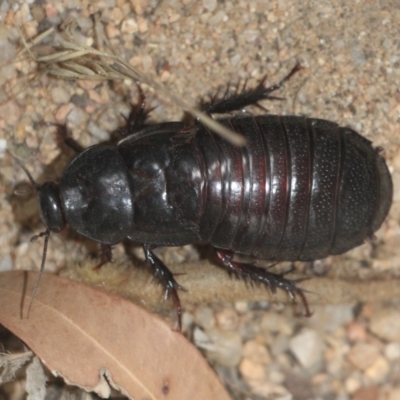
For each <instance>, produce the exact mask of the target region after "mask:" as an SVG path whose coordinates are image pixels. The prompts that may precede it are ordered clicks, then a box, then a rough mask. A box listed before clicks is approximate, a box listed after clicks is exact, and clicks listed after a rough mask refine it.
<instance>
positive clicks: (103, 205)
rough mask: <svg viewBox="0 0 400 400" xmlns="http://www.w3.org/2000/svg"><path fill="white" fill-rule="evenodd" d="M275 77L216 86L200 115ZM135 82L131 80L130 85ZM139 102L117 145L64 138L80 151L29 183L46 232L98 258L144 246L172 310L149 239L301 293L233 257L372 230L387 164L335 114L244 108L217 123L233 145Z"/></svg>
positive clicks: (379, 216)
mask: <svg viewBox="0 0 400 400" xmlns="http://www.w3.org/2000/svg"><path fill="white" fill-rule="evenodd" d="M299 69H300V66H299V65H298V64H297V65H296V66H295V67H294V68H293V69H292V70H291V72H290V73H289V74H288V75H287V76H286V77H285V78H284V79H283V80H282V81H281V82H279V83H278V84H276V85H274V86H271V87H266V86H265V80H263V81H261V83H260V84H258V86H256V87H255V88H253V89H248V90H246V89H243V90H241V91H239V92H237V93H235V94H233V95H228V94H225V96H223V97H222V98H221V99H213V100H212V101H211V102H210V103H208V104H207V105H205V107H204V110H205V112H207V113H208V114H210V115H212V114H220V113H231V112H233V111H237V110H242V109H244V107H246V106H249V105H258V102H259V101H261V100H265V99H276V97H273V96H271V93H272V92H274V91H275V90H277V89H279V88H280V87H281V86H282V85H283V83H284V82H285V81H287V80H288V79H289V78H290V77H291V76H292V75H293V74H294V73H295V72H297V71H298V70H299ZM139 89H140V87H139ZM147 114H148V110H146V109H145V98H144V95H143V93H142V91H141V90H140V101H139V106H137V107H133V108H132V111H131V113H130V115H129V118H128V119H127V125H126V127H125V128H123V129H121V133H122V134H123V136H124V138H123V139H122V140H121V141H120V142H119V143H118V144H117V145H116V146H109V145H95V146H91V147H89V148H88V149H85V150H83V149H81V148H80V146H79V145H78V144H77V143H76V142H74V141H72V140H71V139H70V138H68V137H67V136H66V135H67V134H66V129H65V127H62V126H58V129H59V132H60V133H61V134H62V135H63V136H64V137H65V139H66V140H65V142H66V143H67V144H68V145H69V146H70V147H72V148H74V149H75V150H76V151H78V152H79V153H80V154H79V155H78V156H77V157H76V158H75V159H74V160H73V161H72V162H71V164H70V165H69V166H68V167H67V168H66V169H65V171H64V173H63V175H62V176H61V179H60V182H59V183H57V182H46V183H44V184H42V185H40V186H39V185H37V184H36V183H35V182H34V180H33V179H32V177H31V176H30V174H29V172H28V171H27V170H26V168H24V167H23V168H24V170H25V172H26V173H27V175H28V177H29V179H30V181H31V182H32V184H33V185H34V187H35V188H36V190H37V191H38V194H39V203H40V210H41V217H42V220H43V222H44V223H45V225H46V226H47V229H46V231H45V232H43V233H42V234H41V236H45V245H44V251H43V259H42V265H41V270H43V268H44V263H45V255H46V249H47V243H48V238H49V235H50V232H51V231H52V232H60V231H61V230H62V229H63V228H64V227H65V225H66V224H69V225H70V226H71V227H72V228H73V229H74V230H76V231H77V232H79V233H80V234H82V235H84V236H86V237H88V238H91V239H93V240H95V241H97V242H99V243H100V244H101V248H102V263H104V262H107V261H111V247H112V246H113V245H115V244H117V243H120V242H121V241H123V240H124V239H126V238H128V239H131V240H132V241H135V242H139V243H143V249H144V253H145V257H146V260H147V263H148V265H150V266H151V268H152V272H153V274H154V276H155V277H156V278H157V280H158V281H160V282H161V283H162V284H163V285H164V287H165V290H166V295H167V296H171V297H172V298H173V300H174V304H175V306H176V309H177V312H178V321H179V326H180V314H181V306H180V300H179V296H178V294H177V290H178V289H182V287H181V286H180V285H179V284H178V283H177V282H176V281H175V279H174V277H173V275H172V273H171V272H170V271H169V270H168V268H167V267H166V266H165V265H164V264H163V263H162V261H161V260H160V259H159V258H158V257H157V256H156V255H155V254H154V253H153V251H152V249H153V248H155V247H157V246H182V245H186V244H189V243H210V244H211V245H212V246H213V247H214V248H215V249H216V254H217V258H218V260H219V262H220V263H221V265H222V266H224V267H225V268H226V269H227V270H228V271H230V272H232V273H234V274H235V275H236V276H238V277H241V278H243V279H246V280H249V281H251V282H261V283H264V284H265V285H266V286H267V287H268V288H269V289H270V290H271V291H272V292H275V291H276V289H277V288H282V289H283V290H285V291H286V292H287V293H288V294H289V296H290V297H291V298H292V299H295V297H296V295H297V296H300V298H301V299H302V301H303V303H304V306H305V308H306V313H307V314H308V315H310V312H309V309H308V304H307V300H306V297H305V295H304V291H303V290H301V289H300V288H299V287H298V286H296V282H295V281H292V280H289V279H287V278H285V277H284V276H283V275H280V274H274V273H272V272H270V271H268V270H266V269H263V268H260V267H256V266H254V265H252V264H247V263H242V262H237V261H234V260H233V255H234V253H239V254H244V255H249V256H254V257H258V258H263V259H267V260H273V261H284V260H286V261H294V260H301V261H310V260H317V259H320V258H324V257H327V256H328V255H330V254H340V253H343V252H346V251H348V250H350V249H352V248H354V247H356V246H358V245H360V244H362V243H363V242H364V240H365V239H366V238H368V237H371V236H373V233H374V232H375V231H376V230H377V229H378V228H379V227H380V225H381V224H382V222H383V220H384V219H385V217H386V215H387V213H388V211H389V208H390V205H391V200H392V181H391V177H390V174H389V171H388V168H387V166H386V163H385V160H384V159H383V157H382V156H381V155H380V154H379V150H378V149H374V148H373V147H372V145H371V142H370V141H369V140H367V139H365V138H364V137H362V136H361V135H359V134H358V133H356V132H355V131H353V130H352V129H350V128H344V127H340V126H338V125H337V124H336V123H334V122H330V121H326V120H322V119H311V118H304V117H301V116H277V115H269V114H265V115H260V116H253V115H249V114H241V115H233V116H230V117H226V118H222V119H219V120H218V121H219V122H220V123H221V124H222V125H223V126H226V127H228V128H229V129H231V130H233V131H236V132H238V133H240V134H242V135H243V136H244V137H245V139H246V146H244V147H235V146H233V145H231V144H229V143H228V142H227V141H225V140H223V139H222V138H220V137H218V136H217V135H215V134H214V133H213V132H211V131H210V129H209V128H207V127H206V126H205V125H203V124H201V123H200V122H199V121H197V123H195V125H193V126H188V125H185V124H184V123H183V122H166V123H161V124H157V125H146V124H145V120H146V117H147Z"/></svg>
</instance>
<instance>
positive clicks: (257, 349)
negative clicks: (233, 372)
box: [243, 340, 271, 365]
mask: <svg viewBox="0 0 400 400" xmlns="http://www.w3.org/2000/svg"><path fill="white" fill-rule="evenodd" d="M243 357H244V358H248V359H250V360H252V361H254V362H257V363H259V364H263V365H266V364H269V363H270V362H271V356H270V355H269V353H268V350H267V349H266V347H265V346H263V345H262V344H260V343H258V342H257V341H255V340H249V341H248V342H246V343H245V344H244V346H243Z"/></svg>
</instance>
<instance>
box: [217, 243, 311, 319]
mask: <svg viewBox="0 0 400 400" xmlns="http://www.w3.org/2000/svg"><path fill="white" fill-rule="evenodd" d="M215 251H216V253H217V257H218V260H219V261H220V262H221V264H222V265H223V266H224V267H225V268H226V269H227V270H228V272H230V273H233V274H234V275H235V276H236V277H237V278H241V279H243V280H245V281H248V282H250V284H253V283H263V284H264V285H266V286H267V287H268V289H270V290H271V292H272V293H273V294H275V293H276V290H277V289H283V290H284V291H285V292H286V293H287V294H288V295H289V297H290V298H291V299H292V300H293V301H295V299H296V296H299V297H300V299H301V301H302V303H303V305H304V308H305V310H306V314H305V315H306V317H311V315H312V313H311V312H310V308H309V306H308V302H307V298H306V296H305V294H304V290H303V289H300V288H298V287H297V286H296V281H293V280H290V279H286V278H285V277H284V275H286V274H274V273H272V272H269V271H268V270H266V269H264V268H260V267H256V266H254V265H253V264H248V263H241V262H237V261H233V256H234V253H233V252H232V251H228V250H220V249H215Z"/></svg>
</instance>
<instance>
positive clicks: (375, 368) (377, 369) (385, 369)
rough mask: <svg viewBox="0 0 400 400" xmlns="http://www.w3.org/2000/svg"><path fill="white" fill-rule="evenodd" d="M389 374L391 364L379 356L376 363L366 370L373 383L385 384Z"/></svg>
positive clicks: (366, 374)
mask: <svg viewBox="0 0 400 400" xmlns="http://www.w3.org/2000/svg"><path fill="white" fill-rule="evenodd" d="M388 373H389V363H388V362H387V361H386V359H385V358H384V357H383V356H378V358H377V359H376V360H375V362H374V363H373V364H372V365H371V366H370V367H369V368H367V369H366V370H365V376H367V377H368V378H369V379H370V380H371V382H373V383H376V384H378V383H383V382H385V381H386V377H387V374H388Z"/></svg>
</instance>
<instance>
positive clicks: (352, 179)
mask: <svg viewBox="0 0 400 400" xmlns="http://www.w3.org/2000/svg"><path fill="white" fill-rule="evenodd" d="M219 122H221V123H222V124H223V125H225V126H227V127H229V128H231V129H232V130H234V131H236V132H240V133H241V134H242V135H244V136H245V137H246V141H247V145H246V146H245V147H242V148H238V147H234V146H232V145H230V144H229V143H227V142H226V141H225V140H223V139H220V138H219V137H217V136H216V135H213V134H210V133H209V132H207V128H205V127H202V126H201V127H199V132H198V133H197V135H196V137H197V141H198V145H199V149H200V151H201V154H202V156H203V160H204V162H203V166H202V168H203V173H204V177H205V179H204V183H205V186H204V188H203V193H204V202H203V204H204V210H203V215H202V218H201V221H200V235H201V237H202V238H203V239H204V240H205V241H209V242H211V244H212V245H213V246H215V247H217V248H223V249H231V250H233V251H235V252H238V253H242V254H248V255H253V256H256V257H260V258H265V259H271V260H315V259H319V258H323V257H326V256H328V255H329V254H339V253H343V252H345V251H347V250H349V249H351V248H353V247H356V246H358V245H359V244H361V243H362V242H363V241H364V240H365V238H366V237H368V236H370V235H372V233H373V232H374V231H375V230H376V229H378V228H379V226H380V225H381V223H382V221H383V219H384V218H385V216H386V214H387V213H388V210H389V207H390V203H391V197H392V186H391V180H390V175H389V172H388V170H387V167H386V164H385V162H384V160H383V158H382V157H381V156H379V154H378V153H377V152H376V151H375V150H374V149H373V148H372V146H371V143H370V142H369V141H368V140H367V139H365V138H363V137H362V136H360V135H359V134H358V133H356V132H354V131H353V130H351V129H348V128H341V127H339V126H338V125H337V124H335V123H333V122H330V121H325V120H319V119H306V118H303V117H298V116H275V115H263V116H258V117H253V116H241V117H233V118H229V119H222V120H220V121H219Z"/></svg>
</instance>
